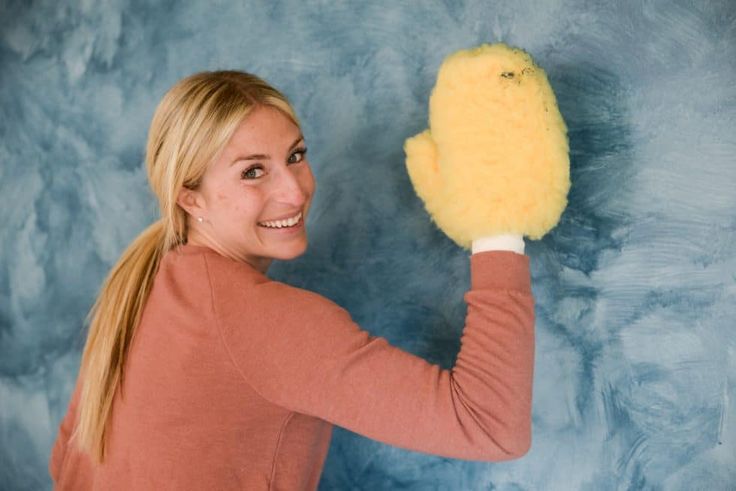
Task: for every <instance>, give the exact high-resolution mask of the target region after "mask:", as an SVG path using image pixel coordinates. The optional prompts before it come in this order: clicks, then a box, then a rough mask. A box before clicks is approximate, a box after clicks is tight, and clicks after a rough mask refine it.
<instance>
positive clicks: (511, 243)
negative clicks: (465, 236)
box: [471, 234, 524, 254]
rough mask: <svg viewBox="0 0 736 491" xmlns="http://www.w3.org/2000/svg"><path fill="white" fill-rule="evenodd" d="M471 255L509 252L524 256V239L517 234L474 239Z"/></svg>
mask: <svg viewBox="0 0 736 491" xmlns="http://www.w3.org/2000/svg"><path fill="white" fill-rule="evenodd" d="M471 250H472V254H475V253H477V252H484V251H511V252H516V253H517V254H524V238H523V237H522V236H521V235H518V234H502V235H491V236H488V237H481V238H479V239H475V240H474V241H473V243H472V247H471Z"/></svg>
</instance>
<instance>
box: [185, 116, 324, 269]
mask: <svg viewBox="0 0 736 491" xmlns="http://www.w3.org/2000/svg"><path fill="white" fill-rule="evenodd" d="M314 191H315V182H314V176H313V175H312V171H311V169H310V167H309V162H308V161H307V158H306V147H305V146H304V138H303V136H302V134H301V131H300V129H299V127H297V126H296V125H295V124H294V123H293V122H292V121H291V120H290V119H289V118H288V117H287V116H286V115H284V114H283V113H282V112H281V111H279V110H278V109H275V108H273V107H269V106H258V107H255V108H254V109H253V110H252V111H251V112H250V113H249V114H248V116H246V117H245V119H244V120H243V121H242V122H241V123H240V125H239V126H238V128H237V129H236V130H235V132H234V134H233V135H232V137H231V138H230V140H229V141H228V143H227V145H226V146H225V148H224V149H223V151H222V152H221V153H220V154H219V155H218V156H217V157H216V158H215V160H214V162H212V163H211V165H210V166H209V167H208V168H207V170H206V171H205V173H204V175H203V177H202V180H201V182H200V185H199V186H198V187H197V188H196V189H186V188H183V189H182V190H181V193H180V194H179V199H178V200H177V202H178V204H179V205H180V206H181V207H182V208H184V209H185V210H186V211H187V213H188V214H189V216H188V218H187V219H188V227H189V232H188V237H187V243H188V244H192V245H200V246H206V247H209V248H211V249H214V250H215V251H217V252H218V253H220V254H222V255H223V256H227V257H230V258H233V259H236V260H238V261H245V262H248V263H250V264H251V265H253V266H254V267H256V268H257V269H259V270H260V271H261V272H264V273H265V271H266V269H267V268H268V266H269V264H270V263H271V260H272V259H293V258H295V257H297V256H299V255H301V254H303V253H304V251H305V250H306V248H307V234H306V229H305V226H304V223H305V220H306V217H307V212H308V210H309V205H310V203H311V201H312V195H313V194H314ZM200 218H201V220H200Z"/></svg>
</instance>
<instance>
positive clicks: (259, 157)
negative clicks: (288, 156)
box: [230, 133, 304, 165]
mask: <svg viewBox="0 0 736 491" xmlns="http://www.w3.org/2000/svg"><path fill="white" fill-rule="evenodd" d="M303 139H304V135H302V134H301V133H300V134H299V138H297V139H296V140H294V143H292V144H291V146H290V147H289V150H291V149H292V148H294V147H295V146H296V144H297V143H299V142H300V141H302V140H303ZM270 158H271V156H270V155H266V154H264V153H254V154H251V155H242V156H240V157H236V158H235V159H233V161H232V163H231V164H230V165H233V164H234V163H235V162H239V161H241V160H268V159H270Z"/></svg>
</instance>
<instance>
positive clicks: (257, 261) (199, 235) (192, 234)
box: [187, 228, 273, 275]
mask: <svg viewBox="0 0 736 491" xmlns="http://www.w3.org/2000/svg"><path fill="white" fill-rule="evenodd" d="M187 244H189V245H193V246H200V247H207V248H209V249H212V250H213V251H215V252H216V253H218V254H220V255H221V256H225V257H228V258H230V259H233V260H235V261H239V262H241V263H248V264H250V265H251V266H253V268H254V269H256V270H258V271H260V272H261V273H262V274H264V275H265V274H266V272H267V271H268V268H269V266H271V263H272V262H273V259H272V258H270V257H258V256H246V255H243V254H238V253H236V252H235V251H232V250H229V249H228V248H227V247H224V246H221V245H220V244H219V243H218V242H217V241H216V240H215V239H214V238H212V237H210V236H209V235H208V234H206V233H203V232H202V231H200V230H197V229H196V228H192V229H190V230H189V233H188V234H187Z"/></svg>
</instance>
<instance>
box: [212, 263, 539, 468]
mask: <svg viewBox="0 0 736 491" xmlns="http://www.w3.org/2000/svg"><path fill="white" fill-rule="evenodd" d="M205 261H206V267H207V269H208V276H209V279H210V286H211V291H212V308H213V315H214V317H215V319H216V323H217V328H218V329H219V332H220V335H221V339H222V342H223V345H224V348H225V350H226V351H227V354H228V356H229V357H230V358H231V361H232V363H233V364H234V365H235V367H236V368H237V370H238V371H239V373H240V374H241V375H242V378H243V379H244V381H245V382H246V383H247V384H249V385H250V386H251V387H252V388H253V389H254V390H256V391H257V392H258V393H259V394H260V395H261V396H262V397H263V398H265V399H267V400H269V401H271V402H273V403H274V404H278V405H280V406H282V407H285V408H287V409H289V410H292V411H295V412H299V413H303V414H307V415H311V416H314V417H318V418H321V419H323V420H325V421H328V422H330V423H332V424H335V425H338V426H341V427H343V428H346V429H348V430H350V431H353V432H355V433H358V434H361V435H364V436H366V437H368V438H372V439H374V440H378V441H381V442H384V443H387V444H390V445H395V446H397V447H401V448H405V449H410V450H414V451H419V452H424V453H429V454H434V455H439V456H445V457H451V458H460V459H467V460H482V461H501V460H509V459H513V458H517V457H520V456H522V455H524V454H525V453H526V452H527V451H528V449H529V447H530V445H531V400H532V378H533V377H532V375H533V374H532V371H533V365H534V300H533V297H532V294H531V285H530V273H529V258H528V257H527V256H524V255H521V254H517V253H514V252H509V251H488V252H480V253H476V254H473V255H472V256H470V262H471V288H470V290H469V291H468V292H467V293H466V294H465V296H464V299H465V302H466V303H467V316H466V324H465V328H464V330H463V334H462V337H461V350H460V352H459V354H458V357H457V361H456V363H455V366H454V367H453V368H452V369H451V370H445V369H442V368H441V367H440V366H439V365H435V364H430V363H429V362H427V361H426V360H424V359H422V358H420V357H417V356H415V355H413V354H411V353H408V352H406V351H403V350H401V349H399V348H397V347H395V346H392V345H391V344H389V343H388V341H387V340H386V339H385V338H383V337H378V336H373V335H371V334H370V333H369V332H367V331H365V330H363V329H361V328H360V326H358V325H357V324H356V323H355V322H354V321H353V320H352V318H351V317H350V314H349V313H348V312H347V311H346V310H345V309H343V308H342V307H340V306H339V305H337V304H335V303H334V302H332V301H330V300H329V299H327V298H325V297H323V296H320V295H318V294H316V293H313V292H309V291H307V290H303V289H299V288H295V287H292V286H289V285H286V284H284V283H280V282H276V281H271V280H269V279H267V278H266V277H265V276H263V277H262V278H260V279H258V280H257V281H254V280H253V277H252V276H251V277H250V278H246V277H245V276H244V275H242V274H239V273H238V271H236V270H234V268H232V267H231V266H228V264H227V263H223V262H221V261H219V260H217V259H215V258H214V257H213V256H212V255H210V256H207V257H206V258H205Z"/></svg>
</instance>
